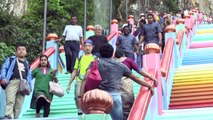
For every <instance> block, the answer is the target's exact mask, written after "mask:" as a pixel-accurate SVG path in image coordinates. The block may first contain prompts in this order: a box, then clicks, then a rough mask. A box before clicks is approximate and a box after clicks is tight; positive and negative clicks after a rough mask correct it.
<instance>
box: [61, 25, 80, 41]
mask: <svg viewBox="0 0 213 120" xmlns="http://www.w3.org/2000/svg"><path fill="white" fill-rule="evenodd" d="M62 35H63V36H65V41H70V40H78V41H80V37H83V32H82V27H81V26H79V25H66V26H65V29H64V32H63V34H62Z"/></svg>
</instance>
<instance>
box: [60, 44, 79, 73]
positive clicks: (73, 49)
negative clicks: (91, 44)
mask: <svg viewBox="0 0 213 120" xmlns="http://www.w3.org/2000/svg"><path fill="white" fill-rule="evenodd" d="M64 50H65V56H66V67H67V72H71V73H72V71H73V68H74V65H75V60H76V58H77V57H78V53H79V51H80V42H76V41H68V42H65V45H64Z"/></svg>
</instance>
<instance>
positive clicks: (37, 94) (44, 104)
mask: <svg viewBox="0 0 213 120" xmlns="http://www.w3.org/2000/svg"><path fill="white" fill-rule="evenodd" d="M55 72H56V70H53V69H52V68H51V67H50V64H49V61H48V57H47V56H46V55H41V56H40V63H39V65H38V67H37V68H35V69H34V70H33V71H32V77H33V78H35V84H34V91H33V99H32V102H31V108H36V117H40V110H41V108H43V109H44V113H43V117H48V116H49V113H50V104H51V101H52V98H53V94H51V93H50V92H49V82H50V81H54V82H57V78H56V77H55ZM34 104H35V105H34ZM33 105H34V107H33Z"/></svg>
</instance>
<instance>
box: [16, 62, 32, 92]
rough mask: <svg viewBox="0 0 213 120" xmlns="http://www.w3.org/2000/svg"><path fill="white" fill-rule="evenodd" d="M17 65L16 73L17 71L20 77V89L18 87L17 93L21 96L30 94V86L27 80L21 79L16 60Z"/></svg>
mask: <svg viewBox="0 0 213 120" xmlns="http://www.w3.org/2000/svg"><path fill="white" fill-rule="evenodd" d="M16 61H17V64H18V71H19V75H20V79H21V80H20V84H19V85H20V87H19V92H20V93H22V94H23V95H29V94H30V86H29V84H28V82H27V80H25V79H23V76H22V73H21V70H20V67H19V66H20V63H19V61H18V59H16Z"/></svg>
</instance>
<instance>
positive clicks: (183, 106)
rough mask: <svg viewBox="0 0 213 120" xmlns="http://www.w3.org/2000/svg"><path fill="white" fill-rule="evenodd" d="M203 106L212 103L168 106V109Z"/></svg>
mask: <svg viewBox="0 0 213 120" xmlns="http://www.w3.org/2000/svg"><path fill="white" fill-rule="evenodd" d="M203 107H213V103H207V104H194V105H181V106H170V107H169V109H170V110H171V109H187V108H203Z"/></svg>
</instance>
